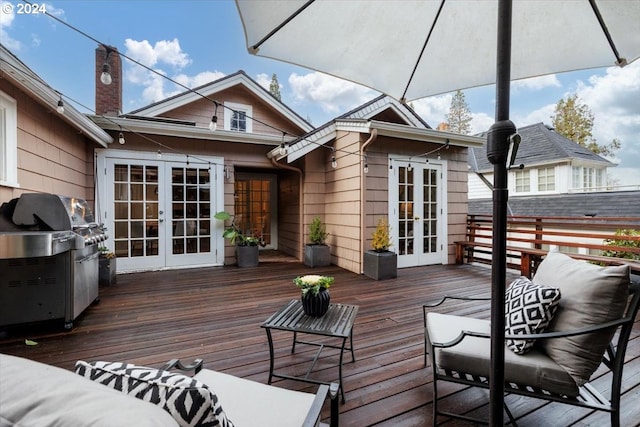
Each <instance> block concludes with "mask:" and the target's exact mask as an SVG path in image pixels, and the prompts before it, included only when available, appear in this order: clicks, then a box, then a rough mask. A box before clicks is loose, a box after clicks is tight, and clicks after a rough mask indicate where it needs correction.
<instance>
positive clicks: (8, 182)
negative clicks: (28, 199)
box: [0, 90, 20, 187]
mask: <svg viewBox="0 0 640 427" xmlns="http://www.w3.org/2000/svg"><path fill="white" fill-rule="evenodd" d="M0 110H1V111H0V120H2V123H0V155H2V158H3V159H4V160H0V161H2V162H3V163H2V164H0V185H3V186H7V187H19V186H20V185H19V183H18V103H17V102H16V100H15V99H13V98H12V97H10V96H9V95H8V94H6V93H5V92H3V91H1V90H0Z"/></svg>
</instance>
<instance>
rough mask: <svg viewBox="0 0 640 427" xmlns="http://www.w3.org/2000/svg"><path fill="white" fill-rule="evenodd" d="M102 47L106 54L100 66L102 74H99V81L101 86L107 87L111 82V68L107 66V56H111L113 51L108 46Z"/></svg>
mask: <svg viewBox="0 0 640 427" xmlns="http://www.w3.org/2000/svg"><path fill="white" fill-rule="evenodd" d="M102 46H104V48H105V49H106V51H107V53H106V55H105V58H104V64H103V65H102V74H100V81H101V82H102V84H103V85H107V86H109V85H110V84H111V82H112V81H113V79H112V78H111V66H110V65H109V56H110V55H111V52H112V50H113V49H111V48H110V47H109V46H105V45H102Z"/></svg>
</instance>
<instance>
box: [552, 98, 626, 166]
mask: <svg viewBox="0 0 640 427" xmlns="http://www.w3.org/2000/svg"><path fill="white" fill-rule="evenodd" d="M593 119H594V115H593V112H592V111H591V109H590V108H589V106H588V105H587V104H584V103H582V102H581V101H580V99H579V98H578V94H573V95H568V96H567V97H566V98H562V99H561V100H560V101H558V103H557V104H556V109H555V113H554V115H553V116H551V123H552V124H553V127H554V128H555V131H556V132H557V133H559V134H560V135H562V136H564V137H565V138H568V139H570V140H572V141H573V142H575V143H577V144H580V145H582V146H583V147H585V148H587V149H589V150H591V151H593V152H594V153H596V154H600V155H602V156H613V155H614V154H615V152H616V150H618V149H619V148H620V141H619V140H618V139H617V138H614V139H613V140H612V141H611V143H610V144H608V145H600V144H598V143H597V142H596V139H595V138H594V137H593V133H592V129H593Z"/></svg>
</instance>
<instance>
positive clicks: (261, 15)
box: [236, 0, 640, 425]
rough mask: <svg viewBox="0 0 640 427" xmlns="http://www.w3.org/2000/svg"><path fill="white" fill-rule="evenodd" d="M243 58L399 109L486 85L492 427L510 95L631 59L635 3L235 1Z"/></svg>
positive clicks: (499, 364) (499, 371) (499, 355)
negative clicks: (314, 74) (527, 84)
mask: <svg viewBox="0 0 640 427" xmlns="http://www.w3.org/2000/svg"><path fill="white" fill-rule="evenodd" d="M236 4H237V7H238V11H239V13H240V17H241V19H242V24H243V26H244V31H245V36H246V40H247V47H248V49H249V52H251V53H253V54H256V55H260V56H264V57H268V58H274V59H278V60H282V61H286V62H290V63H293V64H297V65H300V66H303V67H306V68H310V69H314V70H318V71H321V72H324V73H327V74H331V75H334V76H336V77H340V78H343V79H346V80H350V81H353V82H356V83H360V84H362V85H365V86H368V87H370V88H373V89H375V90H378V91H380V92H383V93H385V94H388V95H390V96H393V97H394V98H396V99H398V100H401V101H409V100H413V99H418V98H423V97H426V96H429V95H435V94H439V93H445V92H450V91H453V90H456V89H464V88H468V87H473V86H479V85H485V84H491V83H495V84H496V110H495V120H496V123H495V124H494V125H493V126H492V127H491V129H490V130H489V132H488V137H487V156H488V158H489V161H490V162H491V163H492V164H493V165H494V192H493V206H494V215H493V216H494V224H493V262H492V305H491V320H492V323H491V324H492V330H491V340H492V343H491V348H492V352H491V354H492V376H491V383H490V400H491V404H490V406H491V414H490V422H491V424H492V425H498V424H501V423H502V410H503V392H504V385H503V382H504V368H503V366H504V344H503V340H504V291H505V281H506V223H507V199H508V191H507V157H508V151H509V147H510V145H511V144H510V140H511V139H514V138H515V137H514V135H515V133H516V127H515V125H514V124H513V123H512V122H511V121H510V120H509V86H510V81H511V80H512V79H521V78H526V77H533V76H539V75H545V74H550V73H557V72H563V71H571V70H579V69H586V68H594V67H603V66H610V65H618V66H624V65H626V64H627V63H630V62H632V61H634V60H636V59H638V57H639V56H640V27H639V26H638V22H640V1H637V0H619V1H616V0H567V1H559V0H491V1H490V0H437V1H436V0H432V1H429V0H423V1H409V0H401V1H391V0H389V1H356V0H350V1H323V0H297V1H296V0H282V1H268V2H256V1H250V0H236Z"/></svg>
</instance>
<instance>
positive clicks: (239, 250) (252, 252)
mask: <svg viewBox="0 0 640 427" xmlns="http://www.w3.org/2000/svg"><path fill="white" fill-rule="evenodd" d="M258 253H259V248H258V246H236V262H237V263H238V267H257V266H258V264H259V262H260V260H259V258H258Z"/></svg>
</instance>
